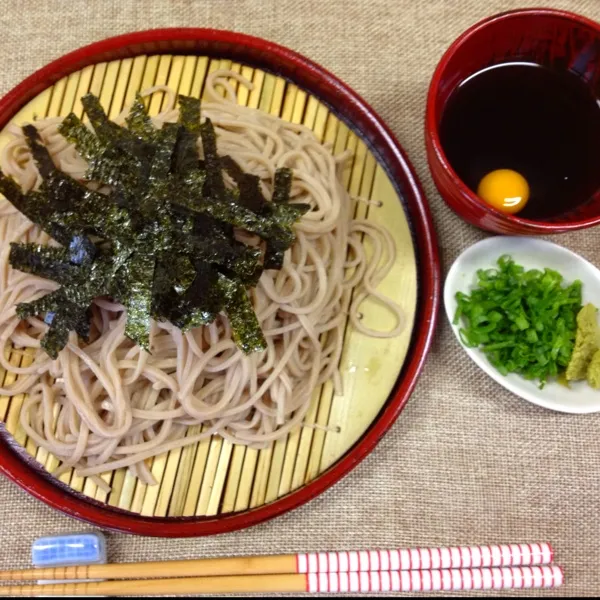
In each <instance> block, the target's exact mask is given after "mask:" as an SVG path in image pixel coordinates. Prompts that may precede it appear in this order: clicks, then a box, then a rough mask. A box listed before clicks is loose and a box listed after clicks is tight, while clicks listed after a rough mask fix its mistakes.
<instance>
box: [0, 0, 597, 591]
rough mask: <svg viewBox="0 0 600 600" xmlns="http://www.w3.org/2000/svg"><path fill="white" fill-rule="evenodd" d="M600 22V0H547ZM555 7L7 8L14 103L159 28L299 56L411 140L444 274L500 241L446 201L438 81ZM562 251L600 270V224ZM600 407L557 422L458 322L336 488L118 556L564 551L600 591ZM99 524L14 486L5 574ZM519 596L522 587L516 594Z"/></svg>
mask: <svg viewBox="0 0 600 600" xmlns="http://www.w3.org/2000/svg"><path fill="white" fill-rule="evenodd" d="M545 3H546V5H548V6H551V7H555V8H563V9H567V10H572V11H576V12H579V13H581V14H584V15H586V16H588V17H591V18H593V19H596V20H600V0H562V1H557V0H545ZM539 4H540V2H539V0H537V1H535V2H529V1H526V0H426V1H418V0H346V1H343V2H342V1H340V0H230V1H224V0H212V1H210V0H206V1H204V0H145V1H144V2H141V1H138V0H70V1H68V2H61V1H58V0H55V1H44V0H39V1H36V2H34V1H33V0H25V1H22V2H18V1H16V0H0V31H1V32H2V35H0V58H1V60H2V68H1V69H0V94H4V93H6V92H7V91H8V90H10V89H11V88H12V87H13V86H14V85H16V84H17V83H19V82H20V81H21V80H22V79H23V78H24V77H26V76H27V75H29V74H30V73H31V72H32V71H34V70H35V69H37V68H39V67H41V66H42V65H44V64H46V63H47V62H49V61H50V60H52V59H54V58H56V57H58V56H60V55H61V54H63V53H65V52H68V51H70V50H73V49H75V48H77V47H79V46H81V45H84V44H88V43H90V42H93V41H96V40H100V39H102V38H105V37H108V36H112V35H116V34H119V33H125V32H129V31H134V30H141V29H148V28H156V27H172V26H180V27H181V26H184V27H215V28H223V29H232V30H237V31H240V32H244V33H249V34H253V35H257V36H261V37H264V38H267V39H270V40H273V41H275V42H279V43H281V44H283V45H285V46H288V47H290V48H293V49H294V50H297V51H299V52H301V53H302V54H304V55H306V56H308V57H310V58H311V59H313V60H315V61H317V62H318V63H320V64H322V65H323V66H324V67H326V68H327V69H329V70H331V71H332V72H333V73H335V74H336V75H337V76H338V77H340V78H341V79H342V80H344V81H345V82H347V83H348V84H349V85H350V86H351V87H353V88H354V89H355V90H356V91H357V92H358V93H359V94H361V95H362V96H363V97H364V98H365V99H366V101H367V102H368V103H370V104H371V105H372V106H373V108H374V109H375V110H376V111H377V112H378V113H379V115H380V116H381V117H382V118H383V119H384V120H385V121H386V122H387V123H388V124H389V126H390V127H391V128H392V130H393V131H394V133H395V134H396V136H397V138H398V140H399V141H400V143H401V144H402V145H403V146H404V148H405V149H406V151H407V152H408V155H409V157H410V159H411V161H412V163H413V164H414V166H415V169H416V171H417V173H418V176H419V178H420V179H421V181H422V183H423V185H424V188H425V192H426V194H427V198H428V200H429V203H430V206H431V210H432V212H433V217H434V221H435V227H436V230H437V235H438V239H439V244H440V249H441V254H442V261H443V268H444V272H447V270H448V268H449V266H450V265H451V263H452V261H453V260H454V259H455V258H456V256H457V255H458V254H459V253H460V252H461V251H462V250H464V249H465V248H467V247H468V246H470V245H471V244H473V243H474V242H476V241H478V240H480V239H482V238H483V237H485V234H484V233H483V232H480V231H478V230H476V229H475V228H473V227H471V226H470V225H468V224H466V223H465V222H463V221H462V220H461V219H460V218H459V217H457V216H456V215H455V214H454V213H453V212H452V211H451V210H450V209H449V208H448V207H447V206H446V204H445V203H444V202H443V201H442V199H441V198H440V196H439V194H438V193H437V190H436V189H435V187H434V185H433V182H432V180H431V177H430V174H429V170H428V167H427V162H426V158H425V148H424V142H423V117H424V111H425V97H426V93H427V88H428V85H429V80H430V78H431V75H432V73H433V70H434V68H435V65H436V64H437V61H438V60H439V58H440V57H441V55H442V53H443V52H444V51H445V50H446V48H447V47H448V46H449V44H450V43H451V42H452V41H453V40H454V39H455V38H456V37H457V36H458V35H459V34H460V33H461V32H463V31H464V30H465V29H466V28H467V27H469V26H470V25H472V24H473V23H475V22H476V21H478V20H479V19H481V18H483V17H485V16H488V15H491V14H494V13H497V12H501V11H504V10H509V9H514V8H520V7H523V6H526V5H539ZM554 241H556V242H558V243H559V244H562V245H564V246H566V247H568V248H570V249H572V250H574V251H575V252H578V253H579V254H581V255H582V256H584V257H585V258H587V259H588V260H590V261H592V262H593V263H595V264H597V265H600V228H596V229H588V230H585V231H581V232H577V233H572V234H568V235H561V236H556V237H555V238H554ZM599 439H600V414H598V415H587V416H576V415H566V414H559V413H554V412H551V411H548V410H544V409H542V408H538V407H537V406H534V405H532V404H529V403H527V402H525V401H523V400H521V399H519V398H517V397H515V396H513V395H512V394H510V393H509V392H507V391H505V390H504V389H503V388H502V387H500V386H499V385H498V384H496V383H495V382H494V381H493V380H492V379H490V378H489V377H488V376H486V375H485V374H484V373H483V372H482V371H481V370H479V368H478V367H476V366H475V365H474V363H473V362H472V361H471V360H470V359H469V358H468V357H467V356H466V354H465V353H464V352H463V351H462V350H460V349H459V347H458V344H457V341H456V339H455V338H454V335H453V334H452V332H451V330H450V327H449V326H448V323H447V321H446V318H445V316H444V315H443V314H440V318H439V327H438V330H437V333H436V336H435V340H434V343H433V346H432V349H431V352H430V354H429V356H428V359H427V362H426V366H425V369H424V371H423V373H422V375H421V378H420V380H419V383H418V385H417V388H416V390H415V392H414V393H413V395H412V397H411V399H410V401H409V403H408V406H407V408H406V410H405V411H404V412H403V413H402V414H401V416H400V418H399V419H398V421H397V423H396V424H395V425H394V427H393V428H392V429H391V431H390V432H389V433H388V434H387V435H386V436H385V438H384V439H383V440H382V441H381V443H380V444H379V446H378V447H377V448H376V449H375V451H374V452H373V453H372V454H371V455H370V456H369V457H368V458H367V459H366V460H365V461H364V462H363V463H361V464H360V465H359V467H358V468H356V469H355V470H354V471H353V472H352V473H351V474H349V475H348V476H347V477H345V478H344V479H343V480H342V481H340V482H339V483H338V484H337V485H335V486H334V487H333V488H331V489H330V490H329V491H328V492H326V493H325V494H323V495H321V496H320V497H318V498H317V499H315V500H313V501H312V502H310V503H309V504H307V505H304V506H303V507H301V508H299V509H297V510H295V511H293V512H291V513H288V514H286V515H284V516H282V517H279V518H277V519H275V520H272V521H270V522H267V523H264V524H262V525H259V526H256V527H253V528H251V529H247V530H243V531H239V532H235V533H231V534H227V535H220V536H214V537H208V538H198V539H179V540H177V539H171V540H168V539H158V538H143V537H134V536H128V535H119V534H107V536H108V546H109V557H110V560H111V561H132V560H166V559H181V558H192V557H202V556H221V555H229V554H231V553H232V552H235V553H236V554H255V553H287V552H292V551H314V550H325V549H328V550H344V549H357V548H363V547H364V548H376V547H383V548H386V547H405V546H415V545H417V546H425V545H453V544H479V543H498V542H526V541H537V540H540V541H544V540H547V541H550V542H552V543H553V544H554V546H555V548H556V561H557V562H558V563H560V564H562V565H563V566H564V568H565V573H566V585H565V586H564V587H563V588H560V589H558V590H554V591H540V592H534V593H537V594H541V595H553V594H556V595H569V596H574V595H584V596H593V595H598V594H600V569H598V564H599V563H600V551H599V547H600V544H599V540H600V519H599V518H598V516H599V515H598V513H599V511H600V441H599ZM89 529H90V527H88V526H86V525H83V524H81V523H79V522H77V521H75V520H72V519H70V518H68V517H66V516H64V515H62V514H61V513H58V512H55V511H53V510H51V509H50V508H48V507H47V506H46V505H44V504H43V503H41V502H39V501H37V500H35V499H33V498H32V497H30V496H28V495H27V494H26V493H25V492H23V491H22V490H21V489H20V488H18V487H17V486H16V485H14V484H13V483H11V482H9V481H8V480H6V479H4V478H0V533H1V537H2V544H1V545H0V568H3V569H5V568H18V567H26V566H28V565H29V556H30V549H31V543H32V541H33V540H34V539H35V538H36V537H38V536H40V535H47V534H60V533H67V532H71V531H86V530H89ZM515 593H518V592H515Z"/></svg>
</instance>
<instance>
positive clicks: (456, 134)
mask: <svg viewBox="0 0 600 600" xmlns="http://www.w3.org/2000/svg"><path fill="white" fill-rule="evenodd" d="M440 136H441V142H442V147H443V149H444V151H445V153H446V156H447V158H448V160H449V161H450V164H451V165H452V167H453V168H454V170H455V171H456V173H457V174H458V176H459V177H460V178H461V179H462V181H463V182H464V183H466V184H467V186H469V188H471V190H473V191H474V192H476V191H477V186H478V185H479V182H480V181H481V179H482V177H483V176H484V175H486V174H487V173H489V172H490V171H494V170H496V169H513V170H514V171H517V172H519V173H520V174H521V175H523V177H525V179H527V182H528V183H529V187H530V197H529V202H528V203H527V205H526V206H525V208H524V209H523V210H522V211H521V212H519V213H518V216H519V217H524V218H526V219H538V220H544V219H549V218H552V217H557V216H559V215H561V214H564V213H567V212H569V211H570V210H573V209H574V208H576V207H577V206H579V205H581V204H582V203H584V202H586V201H588V200H590V198H591V196H592V195H593V194H594V193H595V192H597V191H598V189H600V107H599V106H598V104H597V102H596V98H595V97H594V96H593V94H592V92H591V89H590V88H589V87H588V86H587V85H586V84H585V82H584V81H582V80H581V79H580V78H579V77H578V76H577V75H575V74H574V73H571V72H569V71H554V70H551V69H549V68H546V67H542V66H540V65H537V64H533V63H505V64H500V65H496V66H493V67H489V68H487V69H484V70H482V71H479V72H478V73H475V74H474V75H472V76H470V77H469V78H467V79H466V80H465V81H464V82H463V83H461V84H460V86H459V87H458V88H457V89H456V90H455V91H454V92H453V93H452V95H451V97H450V99H449V101H448V104H447V106H446V109H445V111H444V114H443V115H442V122H441V125H440Z"/></svg>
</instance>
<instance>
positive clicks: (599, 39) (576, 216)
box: [433, 9, 600, 222]
mask: <svg viewBox="0 0 600 600" xmlns="http://www.w3.org/2000/svg"><path fill="white" fill-rule="evenodd" d="M505 62H533V63H537V64H539V65H542V66H545V67H548V68H551V69H553V70H569V71H571V72H573V73H575V74H576V75H578V76H579V77H580V78H581V79H582V80H583V81H585V82H586V84H587V85H588V86H589V87H590V88H591V90H592V92H593V94H594V95H595V96H596V97H600V25H598V24H596V23H594V22H592V21H590V20H588V19H585V18H583V17H579V16H577V15H572V14H569V13H564V12H560V11H553V10H543V9H539V10H536V9H532V10H524V11H516V12H512V13H505V14H502V15H497V16H495V17H491V18H490V19H487V20H485V21H482V22H481V23H479V24H477V25H475V26H474V27H472V28H471V29H470V30H468V31H467V32H465V33H464V34H463V35H462V36H461V37H460V38H459V39H458V40H457V41H456V42H455V43H454V44H453V46H452V47H451V48H450V49H449V50H448V52H447V53H446V55H445V57H444V59H443V60H442V62H441V63H440V66H439V67H438V74H439V82H438V85H437V88H436V91H435V97H434V105H433V117H434V122H435V127H436V130H437V132H438V133H439V126H440V122H441V119H442V115H443V114H444V110H445V108H446V105H447V102H448V99H449V98H450V96H451V94H452V92H453V91H454V90H455V89H456V87H457V86H458V85H459V84H460V83H461V82H462V81H464V80H465V79H466V78H467V77H469V76H470V75H473V74H474V73H476V72H478V71H481V70H482V69H485V68H487V67H490V66H493V65H497V64H500V63H505ZM442 153H443V149H442ZM443 158H444V160H446V159H445V157H443ZM473 198H476V196H475V194H473ZM481 204H482V205H483V204H484V203H483V202H481ZM485 206H486V207H487V205H485ZM598 216H600V190H598V191H597V192H596V193H595V194H594V196H593V197H592V198H590V200H589V201H588V202H584V203H583V204H580V205H578V206H576V207H574V208H573V210H571V211H569V212H568V213H566V214H564V213H563V214H561V215H559V216H557V217H554V218H551V219H545V220H544V221H548V222H552V221H561V222H564V221H583V220H586V219H591V218H594V217H598ZM506 218H507V219H513V218H514V217H511V216H509V215H506Z"/></svg>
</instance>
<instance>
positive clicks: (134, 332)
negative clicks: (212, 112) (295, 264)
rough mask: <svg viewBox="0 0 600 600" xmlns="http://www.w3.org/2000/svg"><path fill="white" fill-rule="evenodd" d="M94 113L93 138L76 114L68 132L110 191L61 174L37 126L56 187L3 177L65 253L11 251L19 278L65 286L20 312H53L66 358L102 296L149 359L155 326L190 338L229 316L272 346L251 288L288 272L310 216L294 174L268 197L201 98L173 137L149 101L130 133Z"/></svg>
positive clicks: (2, 185)
mask: <svg viewBox="0 0 600 600" xmlns="http://www.w3.org/2000/svg"><path fill="white" fill-rule="evenodd" d="M82 104H83V107H84V111H85V113H86V115H87V117H88V118H89V120H90V123H91V125H92V127H93V131H92V129H90V128H89V127H87V126H86V125H84V124H83V122H82V121H81V120H80V119H79V118H77V117H76V116H75V115H74V114H71V115H69V116H68V117H66V118H65V119H64V120H63V122H62V123H61V125H60V128H59V130H60V132H61V133H62V135H64V136H65V137H66V138H67V139H68V140H69V141H70V142H71V143H73V144H75V146H76V148H77V150H78V151H79V153H80V154H81V155H82V156H83V158H85V159H86V161H87V162H88V165H89V168H88V171H87V173H86V182H87V181H94V182H97V183H100V184H102V186H103V187H102V190H103V192H102V193H100V192H97V191H92V190H90V189H89V187H88V186H87V185H86V182H79V181H76V180H74V179H73V178H71V177H70V176H68V175H66V174H65V173H63V172H61V171H60V170H59V169H57V168H56V166H55V165H54V163H53V161H52V157H51V156H50V154H49V152H48V150H47V149H46V147H45V146H44V144H43V143H42V141H41V139H40V137H39V135H38V133H37V130H36V129H35V127H33V126H26V127H24V128H23V132H24V135H25V138H26V140H27V143H28V145H29V148H30V150H31V153H32V156H33V159H34V161H35V163H36V165H37V167H38V170H39V172H40V175H41V176H42V179H43V181H42V184H41V185H40V187H39V189H38V190H36V191H31V192H28V193H23V192H22V190H21V189H20V188H19V186H18V185H17V184H16V183H15V182H14V181H13V180H12V179H11V178H9V177H7V176H5V175H4V174H2V173H1V172H0V192H1V193H3V194H4V195H5V196H6V198H7V199H8V200H9V201H10V202H11V203H12V204H13V205H14V206H15V207H16V208H17V209H18V210H20V211H21V212H22V213H23V214H24V215H25V216H27V217H28V218H29V219H30V220H31V221H33V222H34V223H35V224H37V225H39V226H40V227H41V228H42V229H43V230H44V231H46V232H47V233H48V234H49V235H51V236H52V237H53V238H54V239H56V240H57V241H58V242H59V243H60V244H61V247H59V248H57V247H49V246H39V245H35V244H12V245H11V249H10V255H9V260H10V263H11V265H12V266H13V267H14V268H17V269H20V270H22V271H25V272H28V273H32V274H35V275H38V276H40V277H45V278H48V279H51V280H53V281H55V282H56V283H58V284H59V285H60V286H61V287H60V288H59V289H57V290H56V291H54V292H51V293H49V294H47V295H46V296H43V297H42V298H39V299H37V300H34V301H32V302H29V303H21V304H19V305H18V307H17V314H18V315H19V316H20V317H21V318H27V317H31V316H36V315H45V322H46V323H47V325H48V326H49V327H48V332H47V333H46V335H45V337H44V339H43V341H42V347H43V348H44V349H45V350H46V352H47V353H48V354H49V355H50V356H52V357H54V358H55V357H56V356H57V354H58V352H59V351H60V350H61V349H62V348H63V347H64V345H65V344H66V343H67V342H68V338H69V334H70V332H71V331H75V332H77V334H78V335H80V336H82V337H84V338H86V337H87V336H88V335H89V332H90V312H91V311H90V306H91V303H92V301H93V300H94V298H96V297H99V296H109V297H112V298H114V299H115V300H117V301H119V302H120V303H122V304H123V305H124V306H125V307H126V309H127V321H126V326H125V332H126V334H127V335H128V336H129V337H130V338H131V339H132V340H134V341H135V342H136V344H138V345H140V346H141V347H143V348H145V349H147V350H150V326H151V320H152V319H159V320H167V321H170V322H171V323H173V324H174V325H176V326H177V327H180V328H181V329H183V330H187V329H189V328H191V327H196V326H199V325H203V324H207V323H210V322H211V321H212V320H214V318H215V317H216V316H217V315H218V314H219V313H223V312H224V313H226V314H227V316H228V318H229V321H230V323H231V327H232V332H233V337H234V340H235V341H236V343H237V344H238V346H239V347H240V348H241V349H242V350H243V351H244V352H253V351H257V350H261V349H264V348H265V347H266V342H265V339H264V336H263V334H262V331H261V329H260V324H259V322H258V320H257V318H256V315H255V314H254V310H253V308H252V303H251V301H250V297H249V289H250V288H251V287H252V286H254V285H256V284H257V282H258V279H259V277H260V275H261V273H262V271H263V268H279V267H281V265H282V263H283V256H284V253H285V251H286V250H287V249H288V248H289V247H290V245H291V244H292V243H293V241H294V240H295V233H294V229H293V226H294V223H295V222H296V221H297V220H298V219H299V218H300V217H301V216H302V215H303V214H304V213H305V212H306V211H307V210H309V208H310V207H309V206H308V205H304V204H291V203H289V197H290V189H291V177H292V173H291V170H289V169H278V170H277V172H276V176H275V182H274V191H273V202H269V201H267V200H266V198H265V197H264V196H263V194H262V191H261V183H260V180H259V178H258V177H256V176H254V175H250V174H247V173H245V172H244V171H243V169H242V168H241V167H240V166H239V165H238V164H237V163H236V162H235V161H234V160H233V159H232V158H231V157H220V156H219V155H218V152H217V135H216V132H215V129H214V127H213V125H212V123H211V121H210V120H209V119H206V120H205V121H204V122H203V123H201V121H200V102H199V100H197V99H194V98H188V97H185V96H180V97H179V107H180V117H179V120H178V122H177V123H166V124H164V125H163V126H162V127H161V128H160V129H158V128H156V127H154V125H153V123H152V120H151V119H150V117H149V116H148V113H147V110H146V108H145V106H144V102H143V100H142V98H141V97H140V96H137V97H136V100H135V102H134V103H133V106H132V108H131V110H130V112H129V115H128V116H127V118H126V121H125V125H124V126H120V125H118V124H116V123H114V122H112V121H110V120H109V119H108V117H107V115H106V113H105V111H104V109H103V108H102V106H101V105H100V102H99V100H98V98H96V97H95V96H93V95H91V94H88V95H86V96H84V98H82ZM199 137H200V138H201V142H202V149H203V154H204V159H203V160H202V161H201V160H199V154H198V138H199ZM223 170H226V171H227V172H228V174H229V175H230V177H231V178H232V179H233V181H234V182H235V186H236V187H235V188H234V189H229V188H228V187H227V186H226V184H225V179H224V177H223ZM236 229H244V230H246V231H248V232H250V233H254V234H256V235H258V236H259V237H260V238H262V239H263V240H264V241H265V242H266V248H267V250H266V253H264V256H263V252H262V251H261V249H260V248H258V247H252V246H248V245H246V244H244V243H242V242H240V241H239V240H238V239H236V237H235V230H236Z"/></svg>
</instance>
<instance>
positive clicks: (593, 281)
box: [444, 236, 600, 414]
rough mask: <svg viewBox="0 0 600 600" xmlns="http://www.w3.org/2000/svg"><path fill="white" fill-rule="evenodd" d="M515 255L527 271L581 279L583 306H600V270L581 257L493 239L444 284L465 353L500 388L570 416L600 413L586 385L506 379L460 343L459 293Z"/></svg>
mask: <svg viewBox="0 0 600 600" xmlns="http://www.w3.org/2000/svg"><path fill="white" fill-rule="evenodd" d="M503 254H509V255H510V256H512V257H513V259H514V260H515V262H517V263H518V264H521V265H523V266H524V267H525V268H527V269H532V268H536V269H544V268H545V267H548V268H550V269H555V270H556V271H558V272H559V273H561V274H562V275H563V276H564V278H565V280H566V281H567V282H568V283H571V282H572V281H574V280H576V279H579V280H581V282H582V283H583V288H582V293H583V303H584V304H585V303H587V302H591V303H592V304H595V305H596V306H599V305H600V270H598V269H597V268H596V267H595V266H594V265H592V264H591V263H590V262H588V261H587V260H585V259H584V258H582V257H581V256H579V255H577V254H575V253H574V252H571V251H570V250H567V249H566V248H562V247H561V246H557V245H556V244H553V243H551V242H546V241H544V240H540V239H537V238H531V237H508V236H497V237H491V238H487V239H485V240H482V241H481V242H478V243H477V244H474V245H473V246H471V247H470V248H468V249H467V250H465V251H464V252H463V253H462V254H461V255H460V256H459V257H458V258H457V259H456V261H455V262H454V264H453V265H452V267H451V269H450V271H449V272H448V275H447V277H446V283H445V285H444V305H445V308H446V315H447V317H448V319H449V320H450V324H451V326H452V329H453V331H454V333H455V335H456V337H457V339H458V341H459V343H460V345H461V346H462V347H463V349H464V350H465V352H466V353H467V354H468V355H469V356H470V357H471V358H472V359H473V360H474V361H475V362H476V363H477V364H478V365H479V366H480V367H481V368H482V369H483V370H484V371H485V372H486V373H487V374H488V375H489V376H490V377H492V379H494V380H496V381H497V382H498V383H499V384H500V385H502V386H504V387H505V388H506V389H507V390H510V391H511V392H512V393H513V394H516V395H517V396H520V397H521V398H524V399H525V400H529V402H533V403H534V404H538V405H539V406H543V407H544V408H549V409H552V410H557V411H560V412H566V413H579V414H583V413H592V412H598V411H600V391H599V390H594V389H592V388H591V387H589V386H588V385H587V384H586V383H585V382H577V383H574V384H571V386H570V388H566V387H565V386H562V385H560V384H558V383H556V382H553V381H551V382H548V383H547V384H546V385H545V386H544V388H543V389H541V390H540V389H539V388H538V384H537V383H536V382H534V381H527V380H526V379H523V378H522V377H520V376H519V375H516V374H509V375H507V376H504V375H501V374H500V373H499V372H498V371H497V370H496V369H495V368H494V367H493V366H492V365H491V364H490V363H489V362H488V360H487V358H486V357H485V355H484V353H483V352H481V351H480V350H479V349H477V348H467V347H465V346H464V345H463V344H462V342H461V341H460V337H459V325H454V324H453V323H452V320H453V319H454V314H455V312H456V292H458V291H462V292H465V293H468V292H469V291H470V290H471V289H472V287H473V286H474V284H475V283H476V273H477V270H478V269H488V268H492V267H494V266H496V261H497V259H498V257H500V256H501V255H503Z"/></svg>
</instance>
